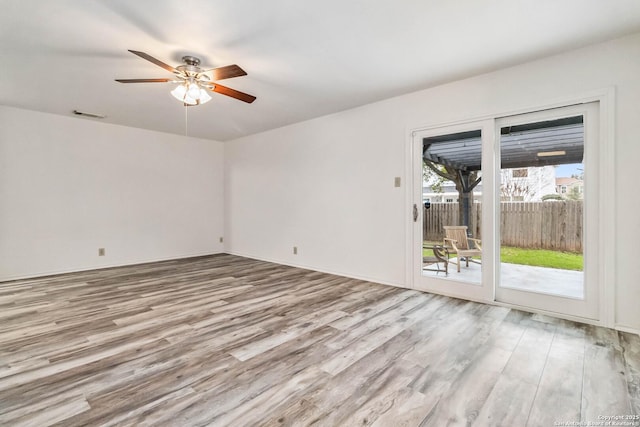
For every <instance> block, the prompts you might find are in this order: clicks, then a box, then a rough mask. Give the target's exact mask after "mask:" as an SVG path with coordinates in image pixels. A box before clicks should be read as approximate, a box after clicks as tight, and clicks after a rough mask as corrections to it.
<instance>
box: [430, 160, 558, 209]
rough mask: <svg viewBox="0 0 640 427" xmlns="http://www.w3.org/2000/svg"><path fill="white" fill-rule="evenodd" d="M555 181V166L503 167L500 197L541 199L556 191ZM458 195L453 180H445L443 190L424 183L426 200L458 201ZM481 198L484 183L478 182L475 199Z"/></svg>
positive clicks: (528, 199)
mask: <svg viewBox="0 0 640 427" xmlns="http://www.w3.org/2000/svg"><path fill="white" fill-rule="evenodd" d="M555 181H556V172H555V167H554V166H543V167H528V168H518V169H503V170H502V171H501V182H502V185H501V194H500V199H501V200H502V201H511V202H537V201H541V200H542V196H544V195H545V194H553V193H555V192H556V187H555ZM458 197H459V196H458V191H457V190H456V187H455V184H454V183H453V182H451V181H445V182H444V183H443V184H442V192H435V191H434V190H433V188H432V186H431V183H429V182H424V183H423V185H422V199H423V201H425V202H431V203H439V202H445V203H457V202H458ZM481 199H482V183H480V184H478V186H477V187H476V188H475V189H474V191H473V200H474V201H475V202H480V201H481Z"/></svg>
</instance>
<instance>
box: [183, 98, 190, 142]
mask: <svg viewBox="0 0 640 427" xmlns="http://www.w3.org/2000/svg"><path fill="white" fill-rule="evenodd" d="M188 111H189V107H187V104H184V136H189V134H188V130H189V114H188Z"/></svg>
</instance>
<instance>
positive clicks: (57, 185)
mask: <svg viewBox="0 0 640 427" xmlns="http://www.w3.org/2000/svg"><path fill="white" fill-rule="evenodd" d="M223 157H224V146H223V144H222V143H220V142H216V141H207V140H199V139H195V138H187V137H181V136H177V135H169V134H163V133H158V132H151V131H147V130H141V129H133V128H127V127H123V126H115V125H109V124H105V123H101V122H97V121H95V120H87V119H82V118H76V117H63V116H56V115H51V114H45V113H38V112H33V111H26V110H19V109H15V108H9V107H0V280H7V279H12V278H19V277H27V276H37V275H44V274H51V273H59V272H66V271H77V270H84V269H91V268H99V267H105V266H113V265H124V264H132V263H139V262H146V261H155V260H161V259H169V258H179V257H186V256H191V255H201V254H211V253H217V252H221V251H222V250H223V245H222V244H221V243H219V237H220V236H223V234H222V233H223V202H224V197H223ZM99 247H104V248H105V249H106V256H104V257H98V248H99Z"/></svg>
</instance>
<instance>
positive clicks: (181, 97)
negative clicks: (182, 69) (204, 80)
mask: <svg viewBox="0 0 640 427" xmlns="http://www.w3.org/2000/svg"><path fill="white" fill-rule="evenodd" d="M171 95H173V97H174V98H175V99H177V100H178V101H181V102H183V103H185V104H187V105H200V104H204V103H205V102H209V101H211V96H209V94H208V93H207V91H206V90H204V89H203V88H201V87H200V86H199V85H198V83H196V82H193V83H183V84H181V85H179V86H176V88H175V89H174V90H172V91H171Z"/></svg>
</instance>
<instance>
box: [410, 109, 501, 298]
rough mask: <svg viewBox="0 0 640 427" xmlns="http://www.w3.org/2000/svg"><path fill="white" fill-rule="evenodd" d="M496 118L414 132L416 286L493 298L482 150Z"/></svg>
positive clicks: (441, 291)
mask: <svg viewBox="0 0 640 427" xmlns="http://www.w3.org/2000/svg"><path fill="white" fill-rule="evenodd" d="M492 135H493V122H492V121H483V122H475V123H467V124H465V125H462V126H447V127H442V128H437V129H432V130H428V131H422V132H418V133H416V134H415V135H414V145H413V150H414V153H415V155H414V158H415V160H416V163H415V165H414V168H415V170H417V171H420V172H419V174H416V175H415V176H414V189H415V194H414V212H413V214H414V246H415V247H414V254H415V261H414V286H415V287H416V288H418V289H421V290H427V291H433V292H438V293H443V294H446V295H452V296H460V297H463V298H469V299H478V300H487V299H490V295H491V289H490V286H489V285H488V284H487V283H488V282H487V280H483V275H485V273H486V272H485V264H484V258H483V256H482V251H483V250H484V248H483V235H484V232H485V230H484V226H483V216H485V215H486V213H483V208H482V206H483V203H484V200H483V194H484V192H483V186H485V185H486V180H484V179H483V168H484V162H483V158H484V156H483V151H484V148H483V147H484V146H485V145H488V144H490V143H491V139H492Z"/></svg>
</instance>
